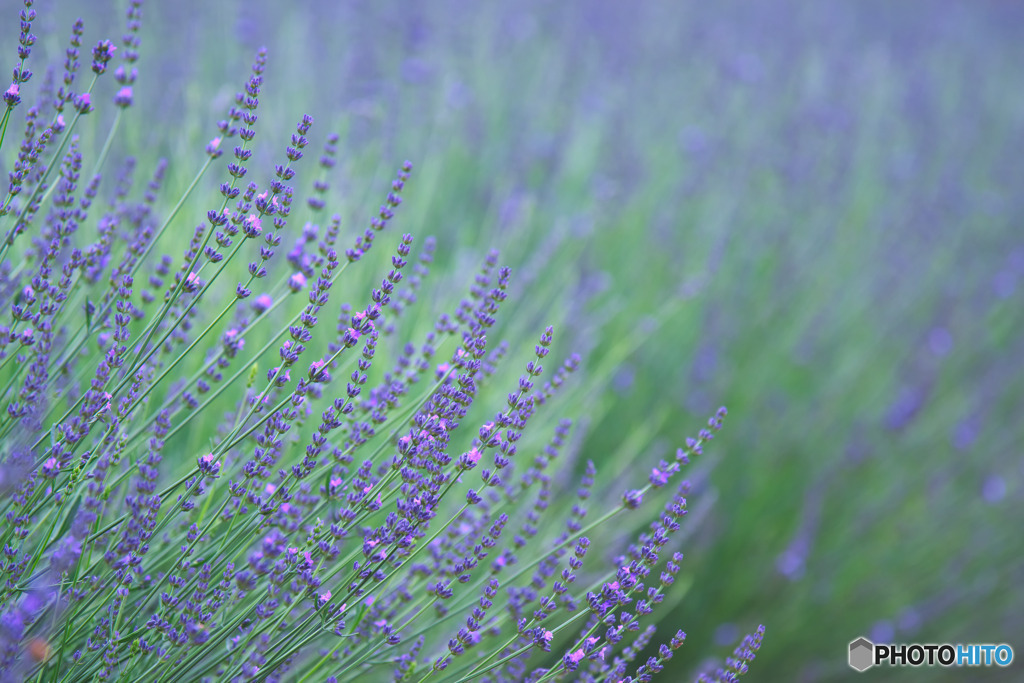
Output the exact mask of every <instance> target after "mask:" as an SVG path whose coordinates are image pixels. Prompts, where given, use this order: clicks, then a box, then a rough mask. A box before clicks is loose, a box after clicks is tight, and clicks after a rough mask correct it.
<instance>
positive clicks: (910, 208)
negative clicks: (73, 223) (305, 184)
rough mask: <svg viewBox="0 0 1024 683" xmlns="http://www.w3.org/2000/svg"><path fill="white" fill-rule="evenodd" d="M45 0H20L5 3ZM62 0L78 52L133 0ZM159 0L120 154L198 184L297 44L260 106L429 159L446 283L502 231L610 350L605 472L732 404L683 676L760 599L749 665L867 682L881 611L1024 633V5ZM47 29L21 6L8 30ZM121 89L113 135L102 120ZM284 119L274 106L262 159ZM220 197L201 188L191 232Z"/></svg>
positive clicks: (683, 612)
mask: <svg viewBox="0 0 1024 683" xmlns="http://www.w3.org/2000/svg"><path fill="white" fill-rule="evenodd" d="M19 7H20V3H13V2H11V1H10V0H2V2H0V16H3V17H8V18H10V17H14V16H16V14H17V11H18V8H19ZM36 9H37V10H38V11H39V15H40V19H39V24H38V33H39V34H40V35H45V36H46V38H45V39H43V40H41V41H40V43H39V45H38V46H37V48H36V49H37V50H38V51H39V55H40V60H43V59H44V58H45V59H47V60H52V59H55V58H56V59H59V58H60V55H61V54H62V52H63V49H64V46H63V44H62V43H61V42H60V39H58V38H57V36H65V35H66V34H67V31H68V28H69V27H70V23H71V21H72V20H73V19H74V18H75V17H77V16H83V17H84V18H85V21H86V38H87V39H86V41H85V42H86V44H92V43H95V41H96V40H98V39H100V38H104V37H108V36H110V37H113V36H114V35H115V34H116V32H117V29H116V28H115V27H118V26H120V24H121V19H120V17H121V16H122V13H123V7H121V6H120V4H118V3H114V4H110V3H99V2H81V3H78V2H76V3H59V2H53V1H44V0H40V1H39V2H37V3H36ZM145 12H146V15H145V16H146V19H145V24H144V28H143V34H142V35H143V38H142V39H143V49H142V53H143V57H142V59H141V61H140V63H139V70H140V79H139V82H138V85H137V86H136V99H137V102H138V105H137V106H136V108H135V110H134V111H133V114H132V118H131V122H130V123H126V124H125V125H124V129H123V131H122V136H123V140H124V143H125V144H124V146H123V147H121V148H120V149H115V151H114V152H113V157H114V158H115V159H117V160H120V159H123V158H124V157H125V156H127V155H132V156H134V157H136V158H138V159H139V166H140V167H142V168H151V167H152V166H153V164H154V162H155V159H156V158H157V157H160V156H165V157H168V158H169V160H170V165H169V168H168V174H167V178H168V180H167V191H166V197H164V198H162V199H161V200H160V201H167V202H170V201H173V200H171V199H167V198H170V197H177V196H179V195H180V194H181V190H182V189H183V188H184V186H185V185H186V184H187V183H188V181H189V180H190V178H191V176H192V173H193V172H194V168H195V166H196V164H197V160H199V159H201V158H202V156H203V147H204V145H205V144H206V142H207V141H208V139H209V138H210V137H211V136H212V133H211V132H212V130H213V126H212V122H214V121H216V120H217V118H219V117H220V116H221V115H222V111H223V110H224V109H225V106H226V105H227V104H228V103H229V102H230V98H231V97H232V95H233V93H234V90H235V87H236V86H235V84H236V82H238V81H239V80H240V75H241V74H244V73H245V72H246V69H247V64H248V62H249V61H250V60H251V57H252V54H253V52H254V50H255V49H256V48H257V47H259V46H261V45H266V46H267V47H268V48H269V53H270V62H269V68H268V70H267V73H266V80H265V90H264V96H263V99H262V100H261V107H262V113H261V121H264V122H265V124H261V125H265V127H264V130H268V131H270V130H288V129H289V127H290V126H291V123H292V122H293V121H294V120H296V119H297V118H298V117H299V116H300V115H301V114H302V113H303V112H309V113H311V114H312V115H313V116H314V118H315V119H316V120H317V128H318V130H319V135H320V136H323V135H325V134H326V131H328V130H340V131H341V132H342V142H341V144H340V149H341V155H340V157H341V158H340V163H339V169H340V178H339V181H338V182H336V183H335V187H336V188H338V187H340V188H341V189H340V190H338V192H339V193H341V194H342V195H343V196H342V197H341V200H342V201H343V202H344V204H343V205H344V206H345V207H348V208H351V210H352V211H353V212H355V211H356V210H357V209H361V208H362V207H365V206H367V197H371V196H374V195H373V194H372V193H373V192H375V190H374V188H375V187H379V186H380V184H381V182H382V181H383V180H384V179H386V178H387V177H388V176H389V175H390V174H391V173H392V169H393V168H395V167H396V165H397V163H398V162H400V160H401V159H403V158H409V159H411V160H413V161H414V162H415V163H416V164H417V167H418V175H417V179H416V182H415V183H414V184H412V185H410V188H409V192H408V193H407V199H406V201H407V207H408V208H407V210H406V214H405V215H404V216H403V221H404V224H403V225H404V227H403V228H402V230H406V229H408V230H409V231H410V232H416V233H417V234H428V233H429V234H433V235H436V236H437V238H438V246H439V248H438V259H437V263H438V265H437V267H436V268H435V272H436V273H437V274H438V275H437V278H439V279H440V281H441V282H442V283H443V287H450V291H451V292H457V291H459V288H460V287H461V284H462V282H463V281H464V279H465V274H466V273H468V272H470V270H471V269H472V268H474V267H475V264H476V263H477V262H478V261H479V259H480V257H481V255H482V254H484V253H485V252H486V250H487V249H489V248H491V247H498V248H500V249H502V251H503V255H504V258H505V260H507V261H510V262H511V263H512V264H513V265H514V266H516V267H515V269H514V277H513V285H512V296H511V297H510V299H511V300H514V301H515V302H518V303H516V304H515V306H514V307H513V308H512V310H513V312H512V313H511V314H509V315H508V317H507V318H505V319H504V320H502V321H501V323H502V331H501V334H502V335H504V337H507V338H509V339H511V340H516V341H518V340H519V339H521V338H525V335H527V334H528V333H529V334H532V332H530V331H531V330H533V329H534V328H537V327H538V326H542V325H543V324H545V323H547V322H549V321H552V322H557V321H561V324H560V325H559V326H558V328H559V330H560V332H561V335H560V337H558V338H556V339H557V342H556V343H557V345H558V346H559V348H560V349H561V350H564V351H569V350H572V351H577V352H580V353H581V354H583V356H584V370H585V372H582V373H581V374H584V375H585V379H584V380H583V383H582V384H577V385H576V387H574V393H573V395H572V398H571V399H570V400H571V402H572V403H573V404H574V406H575V409H574V412H575V414H577V415H585V416H586V418H587V424H586V425H584V426H585V427H586V433H585V435H584V436H583V437H582V439H583V441H582V442H581V443H580V444H579V448H580V450H581V452H582V453H583V454H584V455H585V457H589V458H592V459H594V460H595V462H596V463H597V466H598V472H599V479H603V480H604V481H605V482H607V481H610V480H611V479H612V478H614V477H616V476H618V475H619V474H620V473H622V472H624V471H626V470H628V469H630V468H631V467H633V462H634V460H636V459H637V458H638V457H639V456H640V455H643V456H644V457H645V458H646V460H645V462H649V461H650V460H651V457H652V454H653V457H655V458H656V457H662V456H664V454H665V453H667V452H669V450H674V445H675V444H677V443H678V442H680V441H681V440H682V439H683V438H684V437H685V436H686V430H687V429H688V428H689V426H691V425H693V424H695V420H702V419H703V418H704V417H705V416H706V415H709V414H712V413H713V412H714V409H715V408H716V407H717V406H718V405H720V404H725V405H727V406H728V407H729V410H730V419H729V422H728V424H727V427H726V429H725V431H723V433H722V435H721V437H720V438H719V439H718V440H716V442H715V446H716V448H715V449H714V451H715V452H714V453H713V454H709V458H708V460H707V461H706V462H705V463H703V464H702V465H701V466H702V467H705V469H703V470H698V473H697V475H696V476H697V483H698V484H699V485H698V488H697V491H696V494H695V495H694V496H693V497H692V501H691V503H692V505H691V509H692V512H691V514H690V515H689V517H688V518H687V519H686V520H684V529H685V530H686V532H687V533H689V534H690V535H689V537H688V538H687V539H686V541H685V542H684V544H683V547H682V550H683V552H684V553H685V560H684V563H683V570H682V573H681V574H680V579H679V581H678V584H679V590H678V591H677V594H675V595H674V596H672V597H671V599H672V600H675V601H676V602H677V604H676V605H674V607H673V609H672V610H671V611H669V610H665V612H666V613H669V614H671V617H670V620H666V621H665V622H664V623H663V626H662V627H661V628H660V629H659V632H660V633H662V634H669V633H672V632H674V630H675V629H676V628H682V629H684V630H685V631H686V632H687V634H688V636H689V637H688V639H687V643H686V646H685V647H684V648H683V649H681V650H680V651H679V652H678V653H677V655H676V657H675V659H673V660H672V662H671V664H672V666H673V667H674V668H673V669H672V672H678V673H677V674H676V675H678V676H680V677H681V676H684V675H688V674H689V673H690V672H692V671H694V670H696V669H697V667H698V666H700V665H702V664H704V662H703V661H701V657H703V656H705V655H707V654H708V653H712V652H721V651H724V650H725V649H727V646H728V647H731V644H733V643H734V642H736V640H737V639H738V638H739V637H741V636H742V634H743V633H746V632H749V631H751V630H752V628H753V627H754V626H756V625H757V624H758V623H764V624H765V625H766V626H767V627H768V630H767V636H766V639H765V646H764V647H763V649H762V650H761V651H760V653H759V655H758V661H757V665H756V666H755V667H752V672H751V674H750V675H749V677H748V680H751V681H779V680H799V681H831V680H840V679H844V678H852V677H853V676H854V675H855V674H854V672H853V671H852V670H851V669H849V667H848V666H847V664H846V647H847V644H848V643H849V641H851V640H853V639H855V638H856V637H858V636H866V637H868V638H871V639H874V640H877V641H883V642H884V641H893V642H958V641H963V642H996V643H999V642H1007V643H1009V644H1011V645H1013V646H1015V647H1016V648H1017V649H1018V650H1019V651H1020V650H1021V649H1022V648H1024V640H1021V635H1022V634H1024V588H1022V586H1024V552H1022V551H1024V541H1022V540H1021V534H1020V530H1019V529H1020V520H1021V519H1024V459H1022V458H1021V450H1020V449H1021V446H1020V444H1021V443H1022V440H1024V419H1021V415H1022V413H1024V373H1022V372H1021V369H1022V367H1024V361H1022V358H1024V328H1022V324H1024V312H1022V307H1021V304H1020V302H1021V295H1022V287H1024V282H1022V279H1024V233H1022V224H1021V221H1022V217H1024V164H1022V161H1021V151H1022V150H1024V69H1022V67H1021V65H1022V64H1024V5H1020V4H1017V3H1010V2H995V1H993V2H969V1H966V0H965V1H963V2H952V1H949V2H932V3H924V2H907V3H892V2H883V1H874V0H873V1H862V2H855V1H853V0H850V1H848V2H837V1H829V2H817V1H812V0H808V1H805V2H798V1H796V0H773V1H772V2H761V3H758V2H738V1H737V2H732V1H726V2H715V3H700V2H664V3H654V2H640V3H627V2H613V1H611V0H606V1H603V2H596V1H586V0H574V1H571V2H562V3H547V2H540V1H539V0H538V1H529V2H526V1H516V2H512V1H508V2H501V3H471V2H465V1H460V0H445V1H442V0H437V1H433V0H431V1H427V2H419V3H399V2H369V1H363V2H342V3H332V2H323V3H319V4H317V3H296V4H295V6H289V7H288V8H287V9H285V8H284V6H283V5H282V4H281V3H276V2H270V1H269V0H249V1H246V2H241V1H238V2H230V1H227V2H217V3H207V2H202V1H200V0H192V1H182V2H173V3H172V2H168V3H156V2H154V3H151V4H149V5H147V6H146V8H145ZM16 32H17V29H16V26H15V25H14V24H13V23H12V24H11V25H10V26H5V27H4V28H3V29H2V30H0V54H4V55H8V56H9V55H13V54H14V47H13V45H14V41H15V40H16V39H17V33H16ZM44 55H45V57H44ZM40 77H41V76H40ZM103 87H106V88H108V89H110V88H113V87H114V84H113V83H106V84H104V86H103ZM112 92H113V91H112V90H111V93H112ZM103 96H104V97H107V94H106V93H104V95H103ZM99 114H101V115H97V116H95V117H93V118H92V119H89V120H86V121H85V122H84V124H85V125H84V128H83V129H82V135H83V138H85V139H86V140H90V138H98V139H99V140H100V141H102V137H103V135H105V133H106V129H107V127H108V126H109V118H107V117H108V116H109V115H111V112H110V111H109V108H108V110H107V111H106V112H105V113H104V112H99ZM168 127H171V128H173V130H174V135H171V136H168V135H166V130H167V128H168ZM312 137H313V139H314V141H315V144H317V145H319V144H321V142H322V137H316V136H312ZM92 141H93V142H95V140H92ZM168 141H170V142H168ZM284 142H285V141H284V140H278V139H272V138H271V136H269V135H267V136H265V137H261V138H258V139H257V144H256V147H255V149H256V154H255V156H254V159H255V162H254V166H255V167H259V166H260V164H261V163H264V164H266V163H269V162H268V161H266V160H269V159H271V158H273V157H272V154H271V153H270V152H269V150H271V149H277V148H278V147H280V146H281V145H282V144H283V143H284ZM94 146H98V144H94ZM9 162H10V159H8V158H6V156H5V157H4V158H3V159H2V163H0V166H2V167H3V169H4V171H6V170H8V169H9V167H10V163H9ZM203 191H204V192H207V193H208V195H209V196H213V195H214V194H215V193H216V186H215V183H213V182H212V181H211V182H210V183H209V186H208V187H206V188H204V189H203ZM404 210H405V209H404ZM360 215H361V214H360ZM198 218H201V217H195V216H189V217H185V218H182V219H181V221H182V223H181V226H180V228H181V230H182V235H183V237H182V238H181V239H182V241H183V242H184V241H185V240H186V239H187V238H186V237H185V236H184V235H185V232H186V231H187V230H188V228H189V224H190V223H191V222H194V221H195V220H197V219H198ZM431 277H432V278H433V277H435V276H433V275H432V276H431ZM449 282H450V284H449ZM708 465H713V467H712V466H708ZM637 467H639V466H637ZM642 475H643V472H642V471H639V470H637V472H636V476H642ZM624 531H625V530H624ZM1020 670H1021V665H1020V664H1018V665H1017V666H1015V667H1013V670H1012V671H1007V670H976V671H972V672H971V677H972V679H976V680H1018V679H1019V677H1020ZM871 675H872V676H873V678H874V679H877V680H888V679H892V680H920V679H921V677H922V676H924V673H922V672H919V671H918V672H915V671H913V670H903V671H900V670H888V671H874V672H872V674H871ZM927 675H928V680H963V677H962V675H960V676H958V675H957V672H955V671H945V670H933V671H928V672H927ZM672 676H673V674H672V673H669V674H668V675H667V676H666V679H667V680H675V678H672Z"/></svg>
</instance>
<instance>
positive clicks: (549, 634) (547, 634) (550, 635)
mask: <svg viewBox="0 0 1024 683" xmlns="http://www.w3.org/2000/svg"><path fill="white" fill-rule="evenodd" d="M554 637H555V634H554V633H552V632H551V631H544V642H545V643H550V642H551V639H552V638H554Z"/></svg>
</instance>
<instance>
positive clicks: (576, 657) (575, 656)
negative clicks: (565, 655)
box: [569, 650, 583, 664]
mask: <svg viewBox="0 0 1024 683" xmlns="http://www.w3.org/2000/svg"><path fill="white" fill-rule="evenodd" d="M569 659H570V660H571V661H572V663H573V664H579V663H580V660H581V659H583V650H576V652H573V653H572V654H571V655H569Z"/></svg>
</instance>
